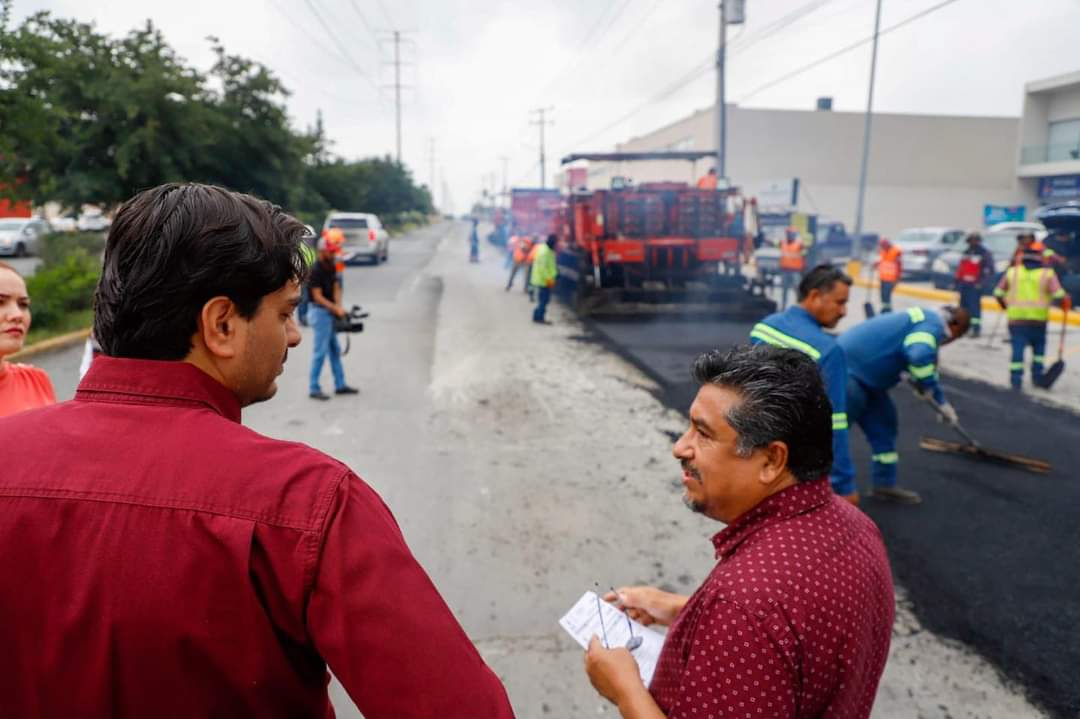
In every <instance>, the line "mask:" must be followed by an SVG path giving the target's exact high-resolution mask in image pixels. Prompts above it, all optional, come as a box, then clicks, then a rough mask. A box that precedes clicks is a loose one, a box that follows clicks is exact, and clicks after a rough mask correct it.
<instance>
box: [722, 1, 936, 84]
mask: <svg viewBox="0 0 1080 719" xmlns="http://www.w3.org/2000/svg"><path fill="white" fill-rule="evenodd" d="M956 1H957V0H943V2H939V3H938V4H937V5H932V6H930V7H928V8H926V9H925V10H922V11H920V12H917V13H915V14H914V15H911V16H910V17H907V18H905V19H903V20H901V21H900V22H898V23H896V24H894V25H890V26H889V27H887V28H885V29H884V30H882V31H881V32H880V33H878V36H879V37H880V36H881V35H888V34H889V33H890V32H892V31H893V30H899V29H900V28H902V27H904V26H905V25H908V24H910V23H913V22H915V21H916V20H918V19H920V18H923V17H926V16H927V15H929V14H930V13H932V12H936V11H938V10H940V9H942V8H943V7H946V6H947V5H952V4H953V3H954V2H956ZM873 40H874V36H873V35H869V36H867V37H864V38H863V39H862V40H859V41H858V42H853V43H851V44H850V45H847V46H845V47H842V48H840V49H839V50H837V51H835V52H831V53H829V54H828V55H826V56H824V57H820V58H818V59H817V60H814V61H813V62H810V63H807V64H806V65H803V66H801V67H798V68H796V69H794V70H792V71H791V72H788V73H785V74H784V75H781V76H780V77H777V78H774V79H772V80H770V81H769V82H766V83H765V84H763V85H759V86H758V87H756V88H754V89H753V90H751V91H750V92H749V93H747V94H745V95H743V96H742V97H741V98H740V99H739V102H746V101H747V100H749V99H750V98H751V97H753V96H754V95H757V94H759V93H761V92H764V91H765V90H768V89H769V88H771V87H775V86H776V85H779V84H780V83H782V82H786V81H788V80H790V79H791V78H793V77H798V76H799V75H802V74H803V73H805V72H809V71H810V70H813V69H814V68H815V67H818V66H819V65H824V64H825V63H827V62H829V61H830V60H835V59H836V58H838V57H840V56H841V55H846V54H847V53H849V52H851V51H852V50H856V49H858V48H860V47H862V46H863V45H866V44H867V43H869V42H873Z"/></svg>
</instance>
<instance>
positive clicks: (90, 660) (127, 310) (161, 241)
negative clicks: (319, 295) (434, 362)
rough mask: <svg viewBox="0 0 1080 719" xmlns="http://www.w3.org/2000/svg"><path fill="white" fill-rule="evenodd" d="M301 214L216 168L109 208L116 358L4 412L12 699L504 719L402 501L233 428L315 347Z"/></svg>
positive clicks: (1, 696)
mask: <svg viewBox="0 0 1080 719" xmlns="http://www.w3.org/2000/svg"><path fill="white" fill-rule="evenodd" d="M303 234H304V226H303V225H302V224H300V223H299V222H298V221H297V220H296V219H294V218H292V217H290V216H288V215H286V214H285V213H284V212H282V211H281V210H280V209H279V208H277V207H273V206H272V205H270V204H269V203H266V202H260V201H258V200H256V199H255V198H253V197H249V196H247V195H240V194H237V193H234V192H228V191H226V190H223V189H221V188H219V187H210V186H206V185H192V184H185V185H164V186H161V187H157V188H154V189H152V190H147V191H145V192H143V193H141V194H139V195H138V196H136V197H135V198H134V199H132V200H130V201H129V202H127V203H125V204H124V205H123V206H122V207H121V208H120V209H119V210H118V211H117V213H116V219H115V220H114V222H113V224H112V227H111V229H110V230H109V239H108V242H107V243H106V247H105V263H104V270H103V272H102V277H101V282H100V284H99V285H98V290H97V294H96V296H95V324H94V335H95V337H96V338H97V339H98V341H99V342H100V343H101V346H102V348H103V349H104V351H105V356H102V357H99V358H97V359H96V360H94V364H93V366H92V367H91V368H90V370H89V372H87V374H86V377H85V378H84V379H83V381H82V383H81V384H80V385H79V390H78V392H77V394H76V395H75V399H74V400H73V401H71V402H64V403H62V404H59V405H55V406H53V407H49V408H47V409H46V410H45V411H31V412H26V413H24V414H21V415H19V417H18V418H16V419H14V420H10V419H0V437H3V439H4V445H5V446H4V458H3V461H2V470H0V567H3V571H0V615H2V616H3V617H4V624H3V632H2V637H3V649H4V651H3V653H2V654H0V716H4V717H82V718H84V719H90V718H93V717H289V719H292V718H293V717H312V718H314V717H327V716H333V708H332V706H331V704H330V699H329V696H328V694H327V683H328V681H329V674H328V673H327V667H328V666H329V668H330V669H332V670H333V672H334V674H335V675H336V676H337V678H338V679H339V680H340V681H341V683H342V685H343V686H344V687H345V689H346V690H347V691H348V693H349V696H350V697H352V699H353V700H354V701H355V702H356V705H357V706H358V707H359V709H360V711H361V712H363V714H364V716H365V717H367V719H511V718H512V717H513V711H512V710H511V707H510V703H509V701H508V700H507V697H506V692H505V690H504V689H503V687H502V684H501V683H500V682H499V679H498V678H497V677H496V676H495V674H494V673H493V672H492V671H491V670H490V669H489V668H488V667H487V666H486V665H485V664H484V661H483V660H482V659H481V657H480V655H479V653H478V652H477V651H476V648H475V647H473V645H472V643H471V642H470V641H469V638H468V637H467V636H466V635H465V632H464V631H462V628H461V626H460V625H459V624H458V622H457V620H456V619H455V618H454V615H453V614H452V613H451V611H450V609H449V608H448V607H447V606H446V603H445V602H443V600H442V597H440V596H439V592H438V591H437V590H436V589H435V587H434V586H433V585H432V583H431V580H430V579H428V576H427V574H425V573H424V570H423V568H421V567H420V565H419V564H418V563H417V561H416V559H414V558H413V556H412V553H411V552H410V551H409V548H408V547H407V546H406V544H405V540H404V538H403V537H402V536H401V531H400V530H399V529H398V526H397V523H396V522H395V521H394V518H393V516H392V515H391V514H390V510H389V509H387V507H386V505H384V504H383V502H382V500H381V499H380V498H379V496H378V495H377V494H375V492H374V491H373V490H372V489H371V488H370V487H369V486H367V485H366V484H364V482H362V481H361V480H360V479H359V478H358V477H357V476H356V475H355V474H353V473H352V472H351V471H350V470H349V468H348V467H346V466H345V465H343V464H341V463H340V462H338V461H336V460H334V459H331V458H330V457H327V456H326V455H324V454H322V453H321V452H318V451H316V450H314V449H312V448H310V447H307V446H305V445H302V444H299V443H296V442H283V441H280V440H276V439H271V438H269V437H264V436H262V435H259V434H257V433H255V432H253V431H251V430H249V429H247V428H245V427H244V426H243V425H242V424H240V410H241V408H242V407H244V406H247V405H250V404H253V403H255V402H262V401H265V400H268V399H270V398H271V397H273V395H274V393H275V391H276V379H277V377H278V375H280V374H281V371H282V369H283V367H284V363H285V360H286V356H287V354H288V350H289V349H290V348H294V347H296V346H297V345H298V344H299V342H300V331H299V329H298V328H297V326H296V322H295V320H294V319H293V310H294V309H295V308H296V305H297V303H298V302H299V301H300V284H299V283H300V281H302V280H303V274H304V267H305V264H304V261H303V259H302V257H301V251H300V242H301V236H302V235H303Z"/></svg>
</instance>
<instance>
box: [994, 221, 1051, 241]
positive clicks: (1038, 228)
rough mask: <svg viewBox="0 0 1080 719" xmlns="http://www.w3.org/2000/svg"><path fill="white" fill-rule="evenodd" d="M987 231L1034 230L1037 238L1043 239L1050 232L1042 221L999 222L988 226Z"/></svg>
mask: <svg viewBox="0 0 1080 719" xmlns="http://www.w3.org/2000/svg"><path fill="white" fill-rule="evenodd" d="M986 231H987V232H1034V233H1035V239H1036V240H1039V241H1042V240H1045V239H1046V236H1047V235H1048V234H1050V233H1048V232H1047V231H1046V227H1045V226H1043V223H1041V222H999V223H997V224H996V225H990V226H989V227H987V228H986Z"/></svg>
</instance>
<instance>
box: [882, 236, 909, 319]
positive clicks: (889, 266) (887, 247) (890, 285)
mask: <svg viewBox="0 0 1080 719" xmlns="http://www.w3.org/2000/svg"><path fill="white" fill-rule="evenodd" d="M878 246H879V249H880V252H879V254H878V261H877V263H876V266H877V271H878V280H879V281H880V283H881V313H882V314H888V313H889V312H892V293H893V289H895V288H896V283H897V282H899V281H900V275H901V274H902V272H903V268H902V266H901V259H900V255H901V254H902V253H901V250H900V248H899V247H897V246H896V245H895V244H893V243H892V242H890V241H889V238H887V237H882V238H881V241H880V242H879V243H878Z"/></svg>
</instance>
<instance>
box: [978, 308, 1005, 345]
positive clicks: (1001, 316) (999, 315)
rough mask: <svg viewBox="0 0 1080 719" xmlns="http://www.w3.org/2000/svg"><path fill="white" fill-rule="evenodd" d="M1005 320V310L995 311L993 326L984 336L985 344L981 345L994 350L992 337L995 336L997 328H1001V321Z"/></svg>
mask: <svg viewBox="0 0 1080 719" xmlns="http://www.w3.org/2000/svg"><path fill="white" fill-rule="evenodd" d="M1004 321H1005V310H1002V311H1001V312H998V313H997V319H996V320H994V328H993V329H992V330H990V336H989V337H987V338H986V344H985V345H983V348H984V349H988V350H996V349H997V347H995V346H994V338H995V337H997V333H998V330H999V329H1001V323H1002V322H1004Z"/></svg>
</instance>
